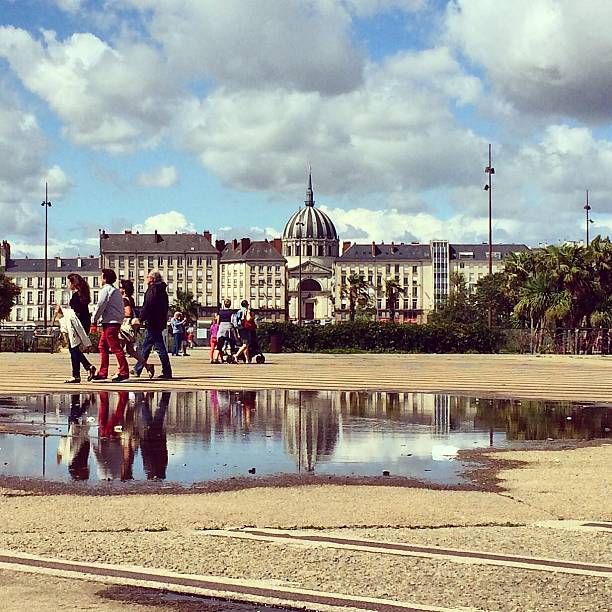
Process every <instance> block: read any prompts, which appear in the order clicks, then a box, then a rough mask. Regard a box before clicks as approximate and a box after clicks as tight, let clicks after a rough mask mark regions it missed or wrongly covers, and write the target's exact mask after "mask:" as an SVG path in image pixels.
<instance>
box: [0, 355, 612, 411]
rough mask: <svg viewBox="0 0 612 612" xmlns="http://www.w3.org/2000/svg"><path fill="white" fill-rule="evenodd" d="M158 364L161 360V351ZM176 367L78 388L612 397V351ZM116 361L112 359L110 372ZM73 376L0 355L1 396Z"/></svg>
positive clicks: (49, 362) (192, 361) (46, 362)
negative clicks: (170, 375) (166, 375)
mask: <svg viewBox="0 0 612 612" xmlns="http://www.w3.org/2000/svg"><path fill="white" fill-rule="evenodd" d="M91 359H92V362H93V364H94V365H97V364H98V360H99V357H98V355H96V354H93V355H92V357H91ZM152 363H155V364H159V361H158V360H157V356H154V357H152ZM172 366H173V369H174V375H175V380H172V381H167V382H165V381H164V382H162V381H154V382H150V381H149V380H148V379H146V378H141V379H135V378H133V379H131V380H130V381H127V382H124V383H120V384H112V383H110V382H104V383H87V382H86V381H83V382H82V383H81V384H80V385H79V390H81V391H85V390H90V389H100V388H104V389H106V390H117V389H128V390H130V391H136V390H141V391H142V390H145V389H177V390H185V391H186V390H195V389H244V388H245V387H247V388H251V389H271V388H273V389H278V388H284V389H340V390H359V389H372V390H382V391H386V390H388V391H426V392H436V391H440V392H445V393H451V392H458V393H465V394H472V395H474V394H482V395H488V396H496V397H517V398H534V399H536V398H542V399H559V400H561V399H570V400H577V401H604V402H612V358H610V357H584V356H564V355H545V356H537V355H378V354H356V355H321V354H279V355H267V361H266V363H265V364H263V365H256V364H251V365H244V364H240V365H211V364H210V363H209V362H208V352H207V351H206V350H204V349H196V350H194V351H192V354H191V356H190V357H176V358H173V359H172ZM114 367H115V366H114V363H113V359H112V358H111V373H112V372H113V368H114ZM159 369H160V368H159V366H158V367H157V370H158V371H159ZM67 378H70V359H69V356H68V354H67V353H56V354H53V355H49V354H32V353H0V394H2V393H12V394H18V393H21V394H24V393H35V392H43V391H49V392H50V391H66V389H67V387H68V386H67V385H65V384H64V380H66V379H67Z"/></svg>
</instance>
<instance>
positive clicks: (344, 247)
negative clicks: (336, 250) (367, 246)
mask: <svg viewBox="0 0 612 612" xmlns="http://www.w3.org/2000/svg"><path fill="white" fill-rule="evenodd" d="M350 248H351V242H350V240H345V241H344V242H343V243H342V253H346V252H347V251H348V250H349V249H350Z"/></svg>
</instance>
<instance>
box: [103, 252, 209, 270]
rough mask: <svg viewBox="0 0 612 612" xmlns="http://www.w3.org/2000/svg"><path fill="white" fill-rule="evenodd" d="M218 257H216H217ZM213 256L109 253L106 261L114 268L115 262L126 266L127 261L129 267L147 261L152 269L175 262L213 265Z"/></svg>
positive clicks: (180, 264)
mask: <svg viewBox="0 0 612 612" xmlns="http://www.w3.org/2000/svg"><path fill="white" fill-rule="evenodd" d="M215 259H216V258H215ZM212 260H213V258H212V257H202V256H196V257H193V256H191V255H187V256H183V255H176V256H174V255H168V256H166V257H161V256H158V257H155V256H147V257H144V256H141V255H139V256H138V257H136V256H135V255H128V256H126V255H117V256H115V255H107V256H106V261H107V262H108V267H109V268H114V267H115V264H117V266H118V267H119V268H124V267H125V265H126V263H127V265H128V267H129V268H134V267H135V266H136V261H138V267H139V268H142V267H144V266H145V261H146V264H147V266H148V268H149V269H150V270H152V269H153V268H154V267H155V266H157V267H158V268H163V267H165V266H173V265H174V264H175V263H176V265H177V266H182V265H187V266H193V264H194V263H195V264H196V265H197V266H203V265H207V266H210V265H212Z"/></svg>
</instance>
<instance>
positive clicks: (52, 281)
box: [15, 276, 100, 289]
mask: <svg viewBox="0 0 612 612" xmlns="http://www.w3.org/2000/svg"><path fill="white" fill-rule="evenodd" d="M84 278H85V280H86V281H87V282H88V283H89V286H90V287H99V286H100V277H99V276H86V277H84ZM15 284H16V285H17V286H18V287H25V288H28V289H29V288H31V289H34V287H36V288H38V289H43V288H44V286H45V277H44V276H28V277H16V278H15ZM67 286H68V278H67V276H48V277H47V288H52V287H67Z"/></svg>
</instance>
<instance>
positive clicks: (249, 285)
mask: <svg viewBox="0 0 612 612" xmlns="http://www.w3.org/2000/svg"><path fill="white" fill-rule="evenodd" d="M278 242H280V241H277V243H276V245H275V243H274V242H272V243H271V242H268V241H267V240H256V241H254V242H251V240H249V238H242V239H241V240H233V241H232V242H230V243H229V244H225V243H224V242H223V241H222V240H219V241H217V248H218V250H219V252H220V253H221V259H220V266H221V270H220V289H219V296H220V300H221V301H223V300H225V299H229V300H231V302H232V307H234V308H237V307H238V305H239V304H240V302H241V301H242V300H244V299H246V300H248V301H249V303H250V304H251V306H252V307H253V308H255V309H257V313H258V316H259V318H260V319H263V320H266V321H284V320H285V315H286V305H287V279H286V270H287V260H286V259H285V258H284V257H283V256H282V255H281V254H280V252H279V251H280V245H279V244H278Z"/></svg>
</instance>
